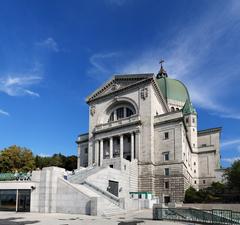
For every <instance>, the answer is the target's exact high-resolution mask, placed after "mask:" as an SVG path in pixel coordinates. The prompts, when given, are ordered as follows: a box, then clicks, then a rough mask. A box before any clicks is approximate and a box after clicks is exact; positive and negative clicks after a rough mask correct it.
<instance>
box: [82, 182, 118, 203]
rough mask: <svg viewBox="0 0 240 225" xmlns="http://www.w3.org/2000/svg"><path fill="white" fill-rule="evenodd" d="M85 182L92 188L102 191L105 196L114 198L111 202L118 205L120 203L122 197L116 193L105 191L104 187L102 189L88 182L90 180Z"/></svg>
mask: <svg viewBox="0 0 240 225" xmlns="http://www.w3.org/2000/svg"><path fill="white" fill-rule="evenodd" d="M83 184H87V185H88V186H90V187H91V188H93V189H95V190H96V191H98V192H100V193H102V194H103V195H104V196H106V197H107V198H108V199H110V200H112V201H111V202H112V203H114V204H116V205H117V206H119V205H120V199H119V198H118V197H116V196H115V195H113V194H111V193H110V192H108V191H104V190H102V189H100V188H99V187H97V186H95V185H94V184H92V183H90V182H88V181H84V182H83Z"/></svg>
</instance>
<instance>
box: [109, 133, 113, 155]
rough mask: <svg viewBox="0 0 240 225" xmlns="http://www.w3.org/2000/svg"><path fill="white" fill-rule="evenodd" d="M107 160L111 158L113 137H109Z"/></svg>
mask: <svg viewBox="0 0 240 225" xmlns="http://www.w3.org/2000/svg"><path fill="white" fill-rule="evenodd" d="M109 148H110V149H109V158H110V159H111V158H113V137H110V143H109Z"/></svg>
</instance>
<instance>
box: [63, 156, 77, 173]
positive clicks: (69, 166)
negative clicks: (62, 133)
mask: <svg viewBox="0 0 240 225" xmlns="http://www.w3.org/2000/svg"><path fill="white" fill-rule="evenodd" d="M64 168H65V169H66V170H69V171H72V170H74V169H76V168H77V156H75V155H71V156H68V157H66V161H65V166H64Z"/></svg>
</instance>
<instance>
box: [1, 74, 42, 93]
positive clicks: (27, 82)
mask: <svg viewBox="0 0 240 225" xmlns="http://www.w3.org/2000/svg"><path fill="white" fill-rule="evenodd" d="M41 79H42V78H41V77H40V76H35V75H8V76H4V77H1V78H0V92H3V93H5V94H7V95H10V96H23V95H30V96H35V97H39V94H38V93H36V92H33V91H31V90H29V87H31V86H32V85H34V84H37V83H39V82H40V81H41Z"/></svg>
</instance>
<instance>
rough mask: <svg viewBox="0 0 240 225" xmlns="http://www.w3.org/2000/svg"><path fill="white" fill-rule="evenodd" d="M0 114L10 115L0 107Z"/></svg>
mask: <svg viewBox="0 0 240 225" xmlns="http://www.w3.org/2000/svg"><path fill="white" fill-rule="evenodd" d="M0 114H1V115H4V116H10V114H9V113H8V112H6V111H4V110H2V109H0Z"/></svg>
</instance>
